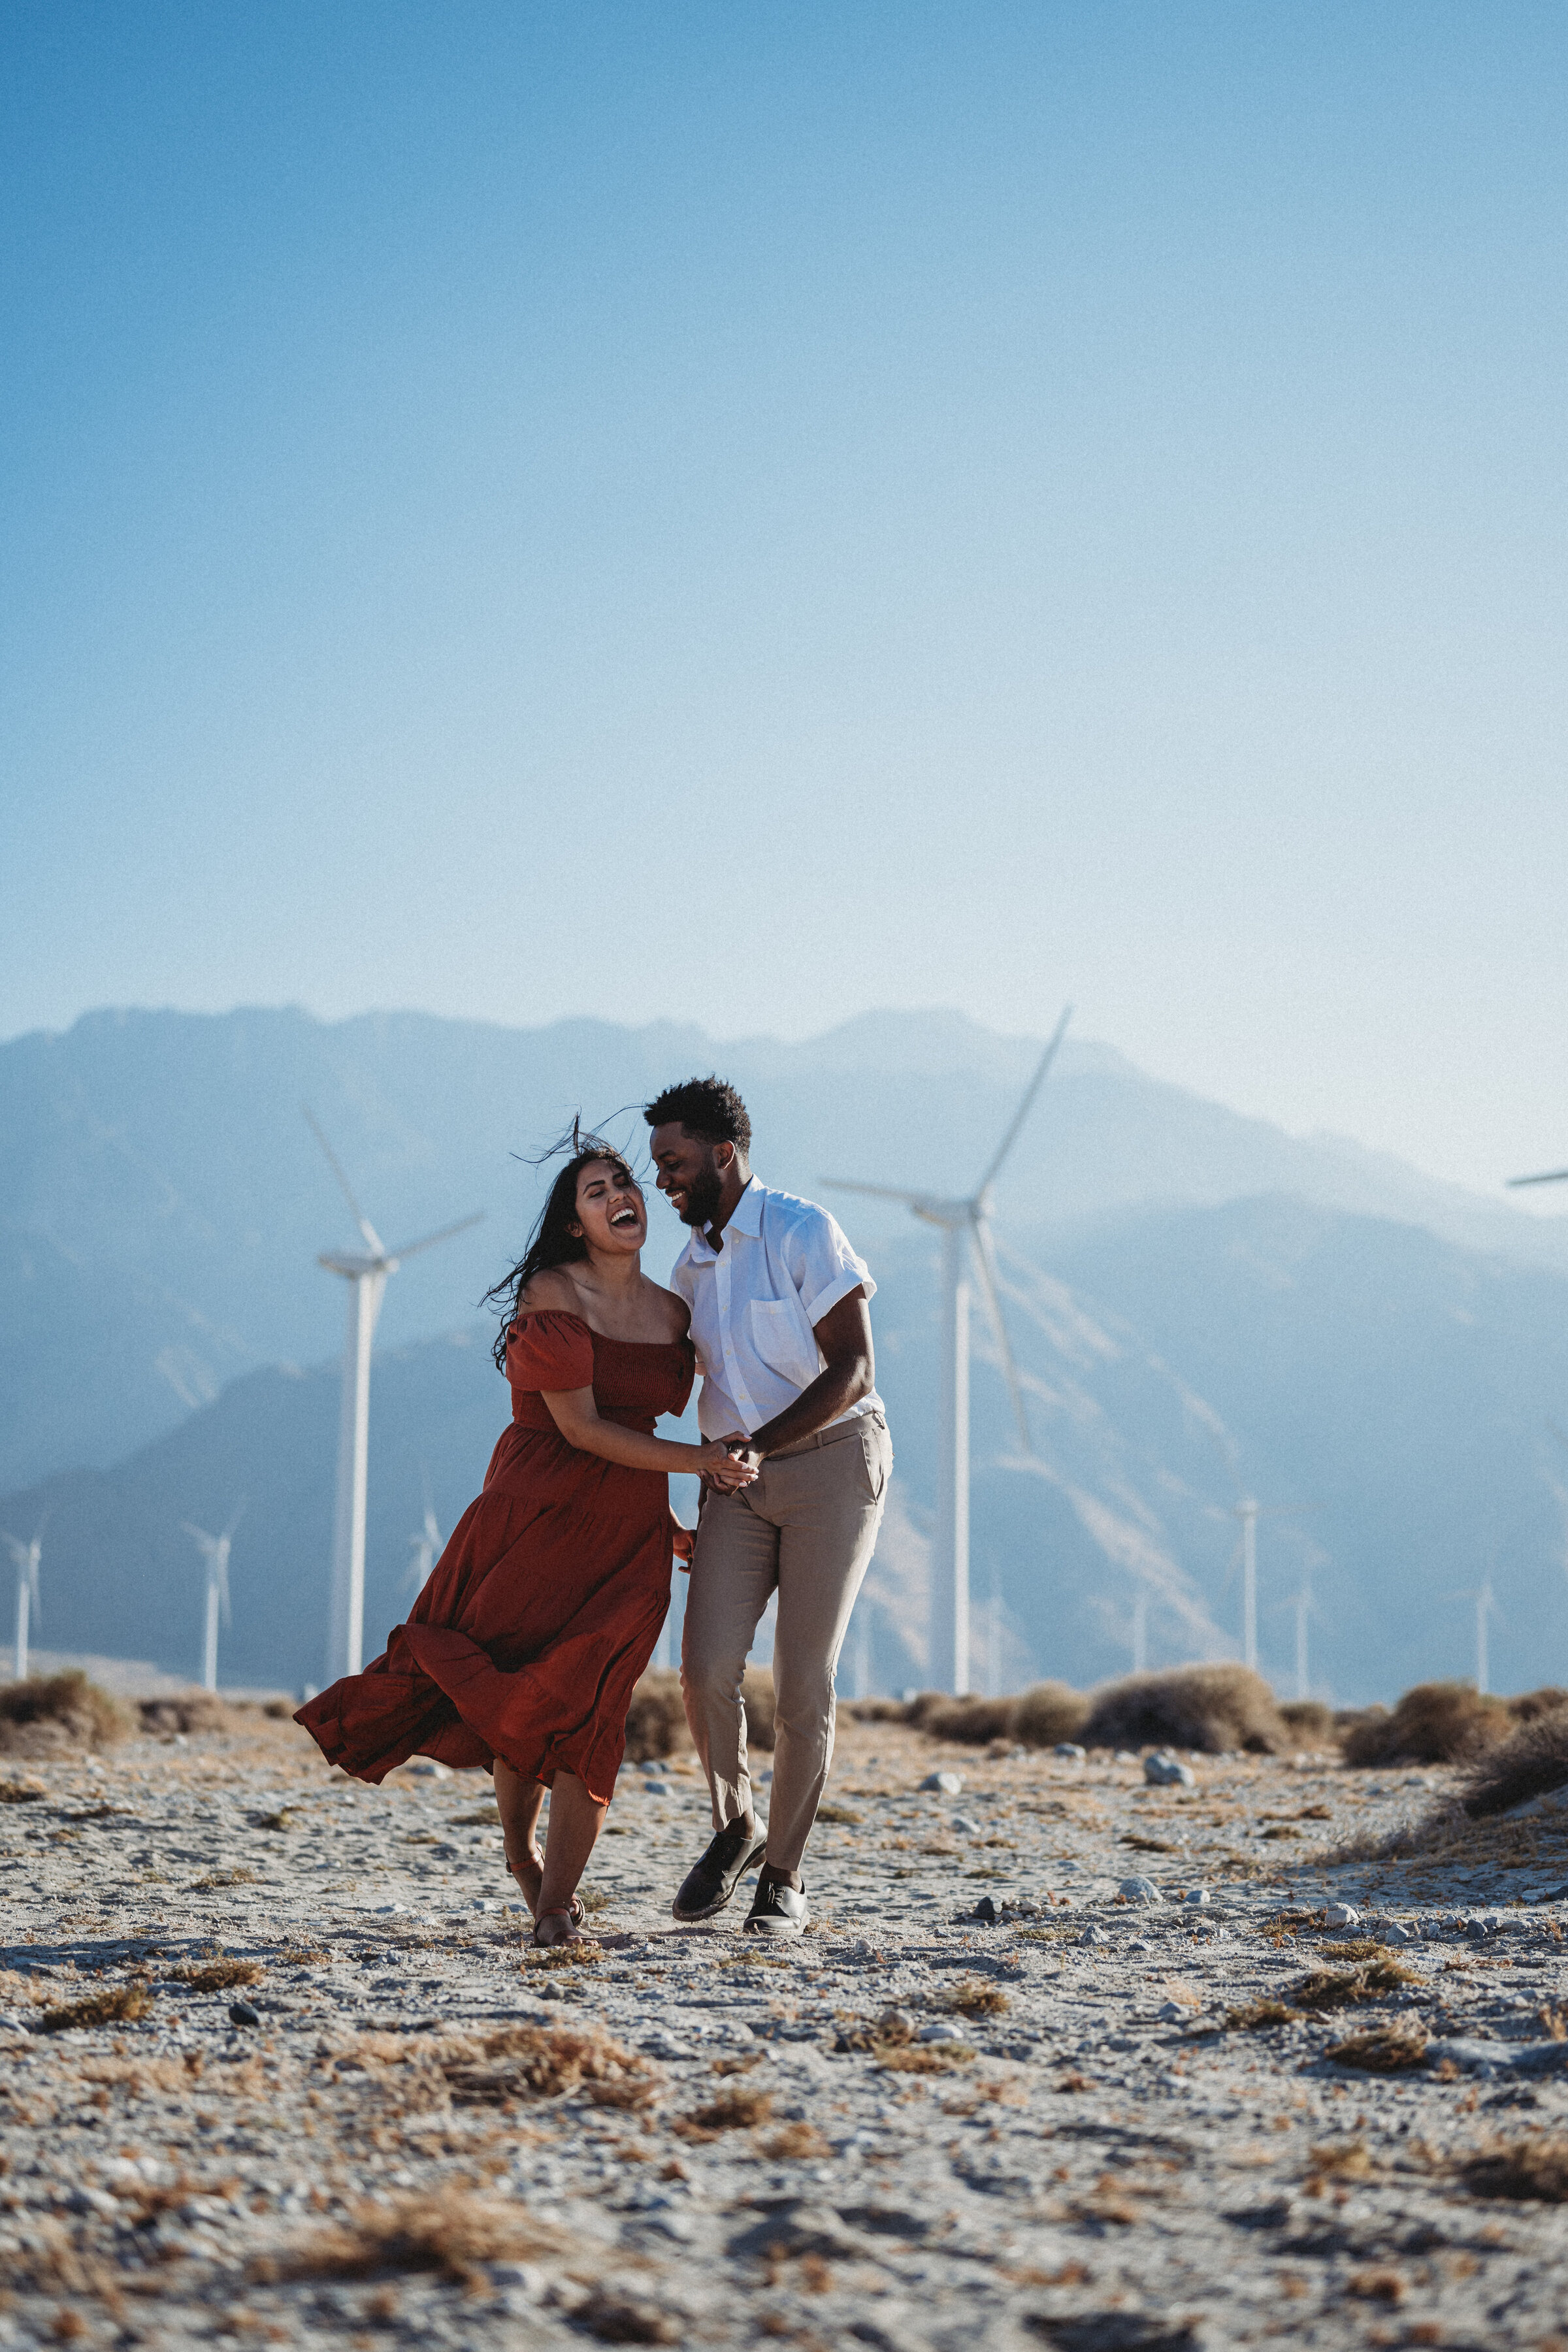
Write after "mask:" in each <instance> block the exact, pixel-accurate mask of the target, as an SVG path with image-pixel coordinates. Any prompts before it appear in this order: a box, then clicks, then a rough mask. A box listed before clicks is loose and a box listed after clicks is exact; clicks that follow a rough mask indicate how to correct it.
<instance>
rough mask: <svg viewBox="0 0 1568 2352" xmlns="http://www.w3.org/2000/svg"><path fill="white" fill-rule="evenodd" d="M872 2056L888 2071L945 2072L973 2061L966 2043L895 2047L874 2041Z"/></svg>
mask: <svg viewBox="0 0 1568 2352" xmlns="http://www.w3.org/2000/svg"><path fill="white" fill-rule="evenodd" d="M872 2055H873V2056H874V2057H875V2059H876V2062H877V2063H878V2065H879V2066H880V2067H881V2068H882V2070H883V2072H884V2073H885V2074H948V2073H950V2072H951V2070H952V2068H953V2067H954V2066H969V2065H972V2064H973V2061H974V2053H973V2050H972V2049H971V2048H970V2046H969V2044H968V2042H905V2043H902V2044H900V2045H898V2046H896V2047H895V2046H892V2045H889V2044H888V2043H878V2044H877V2045H876V2047H875V2049H874V2050H873V2053H872Z"/></svg>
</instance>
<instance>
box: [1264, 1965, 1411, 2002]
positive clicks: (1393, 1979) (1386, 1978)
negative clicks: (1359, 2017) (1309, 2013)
mask: <svg viewBox="0 0 1568 2352" xmlns="http://www.w3.org/2000/svg"><path fill="white" fill-rule="evenodd" d="M1420 1981H1421V1979H1420V1978H1419V1977H1418V1976H1417V1975H1416V1974H1415V1970H1414V1969H1407V1968H1406V1967H1405V1965H1404V1963H1403V1961H1400V1960H1391V1959H1381V1960H1373V1961H1370V1962H1369V1963H1368V1964H1367V1965H1366V1966H1365V1967H1363V1968H1359V1969H1310V1970H1309V1971H1308V1973H1307V1975H1306V1976H1304V1977H1303V1978H1302V1979H1301V1980H1300V1984H1295V1985H1292V1986H1291V1988H1290V1998H1291V2000H1293V2001H1294V2002H1295V2003H1296V2004H1297V2006H1298V2007H1299V2008H1301V2009H1310V2010H1316V2011H1322V2010H1325V2009H1347V2008H1350V2007H1352V2005H1353V2004H1354V2003H1355V2002H1357V2001H1363V2000H1382V1999H1383V1998H1384V1995H1385V1994H1387V1993H1391V1992H1397V1991H1398V1990H1400V1988H1401V1987H1402V1986H1404V1985H1412V1984H1419V1983H1420Z"/></svg>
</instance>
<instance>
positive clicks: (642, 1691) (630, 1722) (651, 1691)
mask: <svg viewBox="0 0 1568 2352" xmlns="http://www.w3.org/2000/svg"><path fill="white" fill-rule="evenodd" d="M690 1745H691V1733H690V1729H689V1727H688V1724H687V1721H686V1706H685V1702H684V1701H683V1700H682V1698H681V1696H680V1676H679V1675H676V1674H664V1673H655V1674H647V1675H644V1676H643V1678H642V1680H641V1682H639V1683H638V1685H637V1688H636V1689H635V1690H634V1691H633V1693H632V1698H631V1705H630V1706H628V1707H627V1709H626V1754H627V1756H628V1758H629V1759H630V1760H631V1761H632V1763H634V1764H654V1763H658V1760H659V1759H660V1758H661V1757H664V1756H675V1755H679V1754H680V1753H681V1752H682V1751H683V1750H684V1749H686V1748H689V1747H690Z"/></svg>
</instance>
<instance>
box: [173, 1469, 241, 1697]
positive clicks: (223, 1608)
mask: <svg viewBox="0 0 1568 2352" xmlns="http://www.w3.org/2000/svg"><path fill="white" fill-rule="evenodd" d="M243 1517H245V1505H244V1504H243V1503H237V1504H236V1505H235V1507H234V1511H233V1514H232V1516H231V1517H230V1519H229V1523H228V1525H227V1527H226V1528H225V1529H224V1531H223V1533H222V1535H221V1536H210V1535H208V1533H207V1531H206V1529H205V1528H198V1527H196V1526H195V1525H193V1523H192V1522H191V1520H189V1519H182V1520H181V1521H180V1525H181V1526H182V1527H183V1528H184V1531H185V1533H186V1534H187V1535H188V1536H189V1537H190V1538H191V1539H192V1541H193V1542H194V1543H195V1547H196V1549H197V1550H198V1551H199V1552H200V1553H201V1556H202V1558H203V1559H205V1562H206V1564H207V1594H206V1613H205V1619H204V1621H203V1627H202V1688H203V1690H210V1691H216V1688H217V1624H218V1618H219V1616H220V1614H221V1616H222V1618H223V1622H224V1623H225V1624H228V1623H229V1622H231V1618H232V1613H233V1612H231V1610H230V1608H229V1601H228V1548H229V1546H230V1544H231V1543H232V1542H233V1541H234V1531H235V1529H236V1528H237V1527H238V1525H239V1523H240V1520H241V1519H242V1518H243Z"/></svg>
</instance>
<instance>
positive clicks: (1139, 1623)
mask: <svg viewBox="0 0 1568 2352" xmlns="http://www.w3.org/2000/svg"><path fill="white" fill-rule="evenodd" d="M1148 1667H1149V1580H1148V1578H1147V1577H1146V1576H1141V1577H1140V1578H1139V1579H1138V1590H1137V1591H1136V1592H1135V1593H1134V1594H1133V1596H1132V1671H1133V1673H1134V1674H1135V1675H1142V1674H1146V1673H1147V1672H1148Z"/></svg>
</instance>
